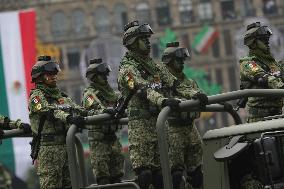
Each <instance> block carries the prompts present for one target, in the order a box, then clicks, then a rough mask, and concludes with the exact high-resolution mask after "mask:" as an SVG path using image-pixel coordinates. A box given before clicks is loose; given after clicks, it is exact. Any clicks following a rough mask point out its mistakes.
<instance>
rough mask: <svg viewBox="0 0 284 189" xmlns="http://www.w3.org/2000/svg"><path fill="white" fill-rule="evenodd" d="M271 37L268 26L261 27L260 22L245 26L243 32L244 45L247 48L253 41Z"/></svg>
mask: <svg viewBox="0 0 284 189" xmlns="http://www.w3.org/2000/svg"><path fill="white" fill-rule="evenodd" d="M271 35H272V31H271V30H270V29H269V27H268V26H261V24H260V22H255V23H252V24H249V25H248V26H247V31H246V32H245V37H244V44H245V45H247V46H249V45H251V44H252V43H253V41H254V40H255V39H264V38H269V37H270V36H271Z"/></svg>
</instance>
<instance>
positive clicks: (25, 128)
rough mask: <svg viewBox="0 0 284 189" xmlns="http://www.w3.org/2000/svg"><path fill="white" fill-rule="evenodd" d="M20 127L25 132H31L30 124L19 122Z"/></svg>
mask: <svg viewBox="0 0 284 189" xmlns="http://www.w3.org/2000/svg"><path fill="white" fill-rule="evenodd" d="M20 129H23V130H24V132H25V133H32V129H31V126H30V124H27V123H21V125H20Z"/></svg>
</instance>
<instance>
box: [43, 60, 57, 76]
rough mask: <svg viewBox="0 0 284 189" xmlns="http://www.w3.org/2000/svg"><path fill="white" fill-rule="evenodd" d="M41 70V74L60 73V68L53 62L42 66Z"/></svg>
mask: <svg viewBox="0 0 284 189" xmlns="http://www.w3.org/2000/svg"><path fill="white" fill-rule="evenodd" d="M42 70H43V72H47V73H55V74H57V73H58V72H59V71H60V67H59V65H58V64H57V63H55V62H49V63H47V64H45V65H43V66H42Z"/></svg>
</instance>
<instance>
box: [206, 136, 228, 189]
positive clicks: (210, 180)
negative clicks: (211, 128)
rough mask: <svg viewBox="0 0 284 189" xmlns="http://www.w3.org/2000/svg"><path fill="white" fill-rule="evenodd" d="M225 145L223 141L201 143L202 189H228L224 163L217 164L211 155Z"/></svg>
mask: <svg viewBox="0 0 284 189" xmlns="http://www.w3.org/2000/svg"><path fill="white" fill-rule="evenodd" d="M225 144H226V142H224V140H222V139H221V140H209V141H204V143H203V150H204V151H203V152H204V153H203V177H204V180H203V187H204V189H209V188H211V189H212V188H216V189H229V188H230V186H229V178H227V177H228V174H227V169H225V168H226V163H223V162H217V161H216V160H215V159H214V156H213V154H214V153H215V152H216V151H217V150H218V149H220V148H221V147H223V146H224V145H225Z"/></svg>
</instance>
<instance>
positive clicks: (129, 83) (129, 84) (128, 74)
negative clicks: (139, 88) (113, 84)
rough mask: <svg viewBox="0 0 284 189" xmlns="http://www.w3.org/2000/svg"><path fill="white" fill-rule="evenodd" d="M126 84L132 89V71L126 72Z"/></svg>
mask: <svg viewBox="0 0 284 189" xmlns="http://www.w3.org/2000/svg"><path fill="white" fill-rule="evenodd" d="M126 81H127V85H128V87H129V88H130V89H134V79H133V75H132V73H130V72H128V73H127V75H126Z"/></svg>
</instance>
